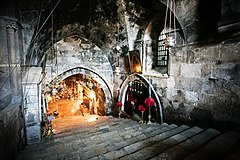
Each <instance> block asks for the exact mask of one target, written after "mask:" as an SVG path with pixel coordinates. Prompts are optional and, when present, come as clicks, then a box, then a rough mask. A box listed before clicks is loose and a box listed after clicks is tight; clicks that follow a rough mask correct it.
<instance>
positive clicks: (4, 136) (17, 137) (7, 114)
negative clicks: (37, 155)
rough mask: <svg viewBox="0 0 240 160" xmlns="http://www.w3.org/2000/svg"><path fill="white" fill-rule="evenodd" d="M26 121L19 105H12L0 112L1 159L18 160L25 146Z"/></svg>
mask: <svg viewBox="0 0 240 160" xmlns="http://www.w3.org/2000/svg"><path fill="white" fill-rule="evenodd" d="M23 127H24V121H23V115H22V112H21V108H20V106H19V105H18V104H10V105H9V106H8V107H6V108H5V109H4V110H2V111H1V112H0V128H1V131H0V142H1V143H0V155H1V158H0V159H16V156H17V153H18V151H20V150H21V149H23V147H24V146H25V137H24V129H23Z"/></svg>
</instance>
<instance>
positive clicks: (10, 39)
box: [7, 24, 18, 96]
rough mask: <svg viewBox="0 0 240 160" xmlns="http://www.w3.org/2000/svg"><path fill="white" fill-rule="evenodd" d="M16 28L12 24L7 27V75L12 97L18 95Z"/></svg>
mask: <svg viewBox="0 0 240 160" xmlns="http://www.w3.org/2000/svg"><path fill="white" fill-rule="evenodd" d="M16 29H17V27H16V26H15V25H14V24H9V25H8V26H7V47H8V60H9V62H8V63H9V66H10V67H9V74H10V78H11V79H10V84H11V90H12V93H13V95H14V96H17V95H18V75H17V63H16V62H17V61H16V47H15V31H16Z"/></svg>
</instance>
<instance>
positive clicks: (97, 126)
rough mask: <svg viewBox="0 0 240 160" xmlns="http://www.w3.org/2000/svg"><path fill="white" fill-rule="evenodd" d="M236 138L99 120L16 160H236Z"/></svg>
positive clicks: (238, 136)
mask: <svg viewBox="0 0 240 160" xmlns="http://www.w3.org/2000/svg"><path fill="white" fill-rule="evenodd" d="M239 141H240V134H238V133H236V132H232V131H228V132H224V133H220V132H219V131H217V130H215V129H211V128H210V129H206V130H205V129H202V128H199V127H196V126H194V127H188V126H186V125H181V126H177V125H175V124H165V123H164V124H161V125H160V124H156V123H152V124H150V125H147V124H139V123H138V122H136V121H133V120H130V119H123V118H114V117H111V116H103V117H98V118H96V121H93V122H86V123H81V124H79V125H78V126H77V127H76V126H75V127H72V126H71V124H69V125H66V126H65V128H64V131H61V132H59V133H56V135H54V137H52V138H49V139H47V140H43V141H42V142H41V143H39V144H33V145H29V146H27V147H26V148H25V150H24V151H23V152H21V153H20V154H19V156H18V160H38V159H48V160H59V159H66V160H69V159H83V160H84V159H92V160H95V159H96V160H98V159H99V160H105V159H112V160H113V159H122V160H133V159H137V160H144V159H151V160H172V159H174V160H183V159H184V160H208V159H210V160H212V159H218V160H219V159H224V160H226V159H231V160H237V159H240V155H239V152H240V147H239V144H240V143H239Z"/></svg>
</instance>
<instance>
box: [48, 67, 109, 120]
mask: <svg viewBox="0 0 240 160" xmlns="http://www.w3.org/2000/svg"><path fill="white" fill-rule="evenodd" d="M46 88H47V91H48V92H47V93H46V94H48V95H47V97H48V102H49V104H51V103H53V102H57V101H59V100H61V101H65V102H66V101H67V104H68V107H67V108H66V107H64V108H65V111H64V109H63V112H64V114H63V115H62V116H64V115H65V116H67V115H68V116H71V115H79V114H81V112H84V113H88V114H97V115H100V116H103V115H108V114H111V112H112V101H111V100H112V93H111V90H110V88H109V86H108V84H107V83H106V82H105V80H104V79H103V78H102V77H101V76H100V75H98V74H97V73H96V72H94V71H92V70H89V69H87V68H83V67H77V68H74V69H71V70H68V71H65V72H63V73H62V74H60V75H58V76H56V77H55V78H54V79H53V80H52V81H51V82H50V83H49V84H47V85H46ZM70 102H71V104H72V106H71V107H69V104H70ZM81 105H82V106H83V107H85V108H81V110H79V107H81ZM48 109H49V110H50V111H51V112H54V111H55V110H58V111H60V110H59V109H60V108H58V107H52V108H51V109H50V106H48ZM59 115H60V113H59Z"/></svg>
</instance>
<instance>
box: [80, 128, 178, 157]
mask: <svg viewBox="0 0 240 160" xmlns="http://www.w3.org/2000/svg"><path fill="white" fill-rule="evenodd" d="M148 127H149V126H148ZM176 127H177V126H176V125H167V124H162V125H159V127H158V129H155V128H154V130H142V131H141V132H140V131H137V132H129V134H128V136H126V134H125V133H121V132H120V133H119V137H120V138H121V139H122V140H121V141H115V140H114V139H110V140H108V141H106V142H103V143H102V144H99V146H105V148H106V149H107V151H108V152H107V153H101V154H100V156H99V154H98V155H95V156H96V157H93V156H92V155H94V153H91V154H90V153H89V154H85V155H84V157H82V158H83V159H86V158H87V159H89V158H93V159H94V158H97V157H99V158H103V157H105V158H106V157H112V155H114V159H115V158H116V155H117V154H118V153H122V152H123V151H124V150H125V149H124V148H125V147H127V146H130V145H134V144H135V143H138V142H139V141H143V140H146V139H148V138H149V136H146V135H148V134H151V133H154V134H155V135H156V134H160V133H163V132H165V131H168V130H171V129H173V128H176ZM149 128H153V127H149ZM156 131H157V132H156ZM151 135H153V134H151ZM92 147H93V148H97V147H98V145H96V146H92ZM93 150H94V149H93ZM90 152H91V151H90Z"/></svg>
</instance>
